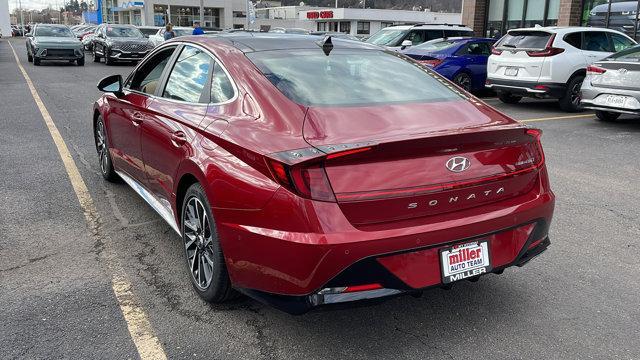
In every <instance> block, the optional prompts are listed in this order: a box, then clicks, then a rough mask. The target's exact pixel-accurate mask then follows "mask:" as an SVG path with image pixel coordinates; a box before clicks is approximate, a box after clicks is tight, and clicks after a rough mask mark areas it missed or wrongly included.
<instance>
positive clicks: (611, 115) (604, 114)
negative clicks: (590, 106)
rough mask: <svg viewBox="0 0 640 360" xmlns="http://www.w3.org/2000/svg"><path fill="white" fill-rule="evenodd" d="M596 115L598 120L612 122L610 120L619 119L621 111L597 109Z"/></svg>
mask: <svg viewBox="0 0 640 360" xmlns="http://www.w3.org/2000/svg"><path fill="white" fill-rule="evenodd" d="M596 116H597V117H598V120H600V121H606V122H610V121H616V120H618V118H619V117H620V113H615V112H610V111H600V110H597V111H596Z"/></svg>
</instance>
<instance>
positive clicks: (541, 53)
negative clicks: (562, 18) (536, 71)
mask: <svg viewBox="0 0 640 360" xmlns="http://www.w3.org/2000/svg"><path fill="white" fill-rule="evenodd" d="M555 39H556V34H553V35H551V37H550V38H549V41H547V45H545V47H544V50H530V51H527V55H529V56H530V57H546V56H554V55H558V54H561V53H563V52H564V49H562V48H556V47H553V46H552V45H553V41H554V40H555Z"/></svg>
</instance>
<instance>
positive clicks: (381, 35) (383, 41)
mask: <svg viewBox="0 0 640 360" xmlns="http://www.w3.org/2000/svg"><path fill="white" fill-rule="evenodd" d="M408 31H409V30H398V29H382V30H380V31H378V32H377V33H375V34H373V36H371V37H370V38H369V39H367V42H368V43H370V44H375V45H383V46H386V45H389V44H396V43H397V42H398V41H400V39H402V38H403V37H404V36H405V35H406V34H407V32H408Z"/></svg>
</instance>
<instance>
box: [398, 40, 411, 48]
mask: <svg viewBox="0 0 640 360" xmlns="http://www.w3.org/2000/svg"><path fill="white" fill-rule="evenodd" d="M411 45H413V42H412V41H411V40H404V41H402V44H401V45H400V46H401V48H402V50H404V49H406V48H408V47H410V46H411Z"/></svg>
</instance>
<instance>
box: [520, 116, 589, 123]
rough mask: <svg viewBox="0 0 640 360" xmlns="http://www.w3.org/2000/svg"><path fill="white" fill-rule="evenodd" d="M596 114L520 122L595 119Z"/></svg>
mask: <svg viewBox="0 0 640 360" xmlns="http://www.w3.org/2000/svg"><path fill="white" fill-rule="evenodd" d="M594 116H595V114H580V115H564V116H552V117H543V118H533V119H523V120H518V121H520V122H524V123H526V122H537V121H550V120H577V119H585V120H586V119H589V118H590V119H593V117H594Z"/></svg>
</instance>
